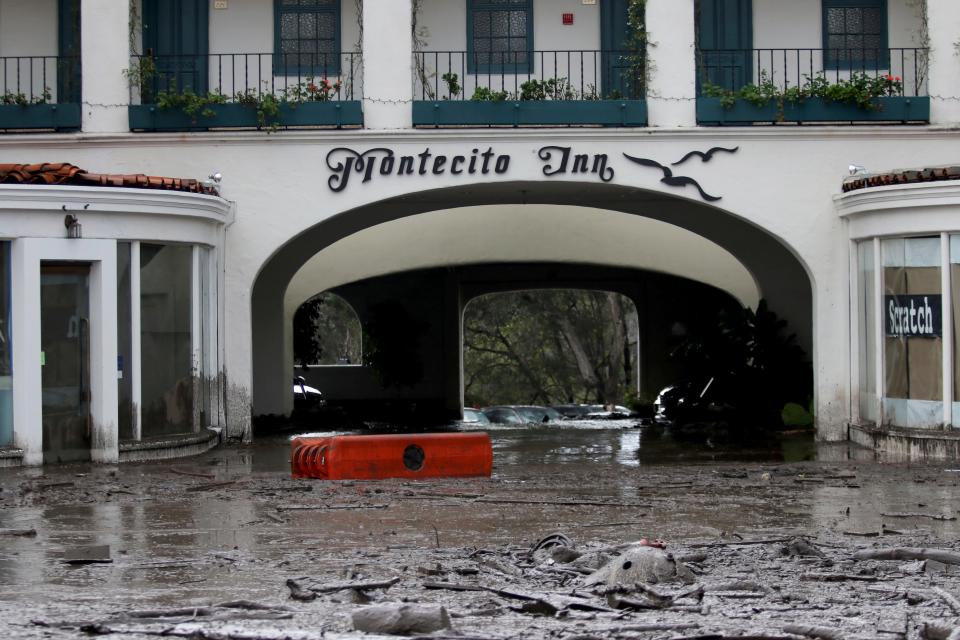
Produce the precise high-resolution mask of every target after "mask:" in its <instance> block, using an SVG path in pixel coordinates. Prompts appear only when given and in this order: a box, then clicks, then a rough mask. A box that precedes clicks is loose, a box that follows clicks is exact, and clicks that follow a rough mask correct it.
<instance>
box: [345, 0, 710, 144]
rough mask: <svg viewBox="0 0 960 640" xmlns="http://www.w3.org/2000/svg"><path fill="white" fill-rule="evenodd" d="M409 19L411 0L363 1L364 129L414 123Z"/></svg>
mask: <svg viewBox="0 0 960 640" xmlns="http://www.w3.org/2000/svg"><path fill="white" fill-rule="evenodd" d="M690 2H691V4H692V2H693V0H690ZM412 21H413V6H412V2H411V0H364V2H363V121H364V126H365V127H366V128H367V129H411V128H412V127H413V103H412V100H413V36H412V33H411V25H412Z"/></svg>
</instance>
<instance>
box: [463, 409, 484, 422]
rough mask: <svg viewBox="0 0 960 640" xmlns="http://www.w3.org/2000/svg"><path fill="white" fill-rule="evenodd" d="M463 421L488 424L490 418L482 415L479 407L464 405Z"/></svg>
mask: <svg viewBox="0 0 960 640" xmlns="http://www.w3.org/2000/svg"><path fill="white" fill-rule="evenodd" d="M460 422H463V423H465V424H490V419H489V418H487V416H486V415H484V413H483V411H480V409H475V408H473V407H464V408H463V420H461V421H460Z"/></svg>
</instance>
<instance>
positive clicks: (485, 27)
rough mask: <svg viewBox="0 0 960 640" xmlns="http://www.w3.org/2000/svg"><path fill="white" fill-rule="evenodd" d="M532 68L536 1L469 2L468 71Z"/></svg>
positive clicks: (483, 0) (482, 0)
mask: <svg viewBox="0 0 960 640" xmlns="http://www.w3.org/2000/svg"><path fill="white" fill-rule="evenodd" d="M532 69H533V0H467V72H468V73H510V74H514V73H530V71H531V70H532Z"/></svg>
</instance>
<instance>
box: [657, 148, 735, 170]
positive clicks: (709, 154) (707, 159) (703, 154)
mask: <svg viewBox="0 0 960 640" xmlns="http://www.w3.org/2000/svg"><path fill="white" fill-rule="evenodd" d="M720 151H723V152H724V153H736V152H737V151H740V147H734V148H733V149H727V148H726V147H713V148H712V149H708V150H707V151H706V152H703V151H691V152H690V153H688V154H687V155H685V156H683V157H682V158H680V159H679V160H677V161H676V162H674V163H673V164H672V166H674V167H676V166H679V165H681V164H683V163H684V162H686V161H687V160H689V159H690V158H693V157H699V158H700V159H701V160H703V161H704V162H710V160H712V159H713V154H715V153H718V152H720Z"/></svg>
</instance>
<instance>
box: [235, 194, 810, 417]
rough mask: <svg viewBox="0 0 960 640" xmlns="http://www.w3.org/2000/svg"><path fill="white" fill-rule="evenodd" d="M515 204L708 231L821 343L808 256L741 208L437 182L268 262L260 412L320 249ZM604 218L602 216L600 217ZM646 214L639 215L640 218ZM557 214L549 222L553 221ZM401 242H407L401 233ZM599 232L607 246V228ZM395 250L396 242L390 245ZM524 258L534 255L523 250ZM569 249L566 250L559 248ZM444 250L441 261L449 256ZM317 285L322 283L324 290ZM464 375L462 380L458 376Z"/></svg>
mask: <svg viewBox="0 0 960 640" xmlns="http://www.w3.org/2000/svg"><path fill="white" fill-rule="evenodd" d="M495 205H511V206H512V207H513V209H514V210H515V211H516V212H517V213H516V215H517V219H518V220H522V219H523V218H524V214H525V209H524V206H525V205H554V206H558V207H562V208H564V209H568V208H571V207H574V208H576V209H577V210H578V211H581V212H582V215H583V216H585V217H588V216H591V215H595V216H596V215H598V214H597V212H606V213H610V212H616V213H619V214H632V215H634V216H639V217H641V218H646V219H652V220H657V221H661V222H665V223H668V224H669V225H672V226H674V227H677V228H680V229H683V230H686V231H688V232H691V233H692V234H694V235H696V236H699V237H701V238H705V239H707V240H708V241H709V242H710V244H712V245H715V246H716V247H718V248H720V249H721V250H723V251H724V252H726V253H728V254H729V255H732V256H734V257H735V258H736V260H737V261H738V262H739V263H740V264H741V265H742V267H743V269H744V270H745V271H746V272H747V273H749V274H750V278H751V279H752V280H753V281H754V283H755V286H756V291H757V292H758V293H759V295H762V296H763V297H765V298H766V299H767V300H768V301H769V303H770V305H771V307H772V308H773V309H775V310H776V311H777V313H779V314H780V315H781V316H783V317H785V318H787V319H788V320H789V321H790V323H791V327H792V330H793V331H795V332H796V333H797V335H798V338H799V340H800V342H801V344H802V345H803V346H804V348H805V349H806V350H807V352H808V354H811V355H812V356H814V357H815V353H814V352H813V350H812V348H811V347H812V343H813V330H812V309H813V299H812V292H811V279H810V276H809V275H808V273H807V270H806V268H805V266H804V265H803V264H802V263H801V261H800V260H799V258H798V257H797V256H796V255H795V254H794V252H793V251H792V250H791V249H790V248H789V247H788V246H787V245H786V244H784V243H783V242H782V241H781V240H780V239H779V238H777V237H775V236H773V235H772V234H770V233H769V232H768V231H766V230H763V229H761V228H759V227H757V226H755V225H754V224H752V223H750V222H749V221H746V220H744V219H742V218H740V217H738V216H736V215H735V214H733V213H731V212H729V211H725V210H723V209H720V208H718V207H716V206H713V205H710V204H706V203H702V202H699V201H693V200H687V199H683V198H677V197H673V196H668V195H664V194H660V193H655V192H650V191H644V190H640V189H635V188H631V187H624V186H617V185H611V184H583V183H567V182H563V183H560V182H556V183H549V184H544V183H542V182H511V183H500V184H480V185H471V186H469V187H459V188H447V189H437V190H431V191H424V192H419V193H415V194H410V195H406V196H401V197H396V198H391V199H387V200H382V201H379V202H376V203H372V204H368V205H365V206H362V207H359V208H356V209H353V210H350V211H347V212H343V213H340V214H338V215H335V216H332V217H330V218H328V219H327V220H325V221H323V222H321V223H320V224H318V225H316V226H314V227H312V228H310V229H308V230H307V231H305V232H303V233H301V234H300V235H298V236H297V237H295V238H293V239H291V240H290V241H289V242H288V243H287V244H286V245H285V246H284V247H283V248H282V249H281V250H279V251H277V252H276V253H275V254H274V255H273V256H272V257H271V259H270V260H268V261H267V263H266V264H265V265H264V266H263V268H262V269H261V271H260V273H259V275H258V277H257V280H256V283H255V285H254V287H253V292H252V314H253V315H252V320H253V335H254V344H253V347H254V350H253V389H254V390H253V395H254V412H255V414H257V413H282V412H283V411H284V408H285V404H284V396H285V394H284V392H283V390H282V389H281V388H280V386H279V385H274V386H275V388H271V386H269V385H270V382H269V381H271V380H280V379H285V378H286V377H287V372H288V371H289V369H288V368H286V363H285V362H284V358H283V354H284V353H286V352H287V351H288V349H289V345H288V344H286V342H285V341H286V340H287V339H288V338H286V337H285V336H284V331H283V325H284V318H283V314H282V313H278V310H279V309H283V308H284V307H283V305H284V302H285V293H286V291H287V287H288V285H289V283H290V282H291V280H292V279H293V277H294V275H295V274H296V273H297V271H298V270H299V269H300V268H301V267H302V266H303V265H304V264H306V263H307V262H308V261H309V260H310V259H311V257H313V256H314V255H317V254H318V253H319V252H321V251H323V250H324V249H326V248H327V247H330V246H331V245H334V244H335V243H337V242H338V241H341V240H343V239H346V238H349V237H351V236H353V235H354V234H358V233H360V232H361V231H364V230H366V229H372V228H375V227H377V226H379V225H384V224H387V223H390V222H392V221H399V220H401V219H405V218H409V217H410V216H416V215H417V214H423V213H427V212H432V211H441V210H443V211H447V210H449V211H455V210H459V209H462V208H463V207H467V206H470V207H476V208H479V209H478V212H479V213H478V215H483V214H482V211H481V210H482V209H483V208H484V207H491V206H495ZM598 219H599V218H598ZM635 220H636V218H635ZM547 223H548V224H549V222H547ZM395 240H396V242H402V239H401V238H396V239H395ZM590 242H591V244H592V246H593V247H594V249H595V251H596V252H597V253H598V254H600V253H602V252H603V246H604V230H603V228H598V229H597V234H596V237H594V238H591V239H590ZM384 249H385V250H387V249H389V247H386V248H384ZM515 259H517V260H523V259H524V256H522V255H518V256H515ZM558 259H561V260H562V259H563V256H558ZM445 264H447V263H446V262H444V261H440V260H438V262H437V264H436V266H444V265H445ZM311 293H316V290H314V291H313V292H311ZM458 383H459V381H458Z"/></svg>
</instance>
